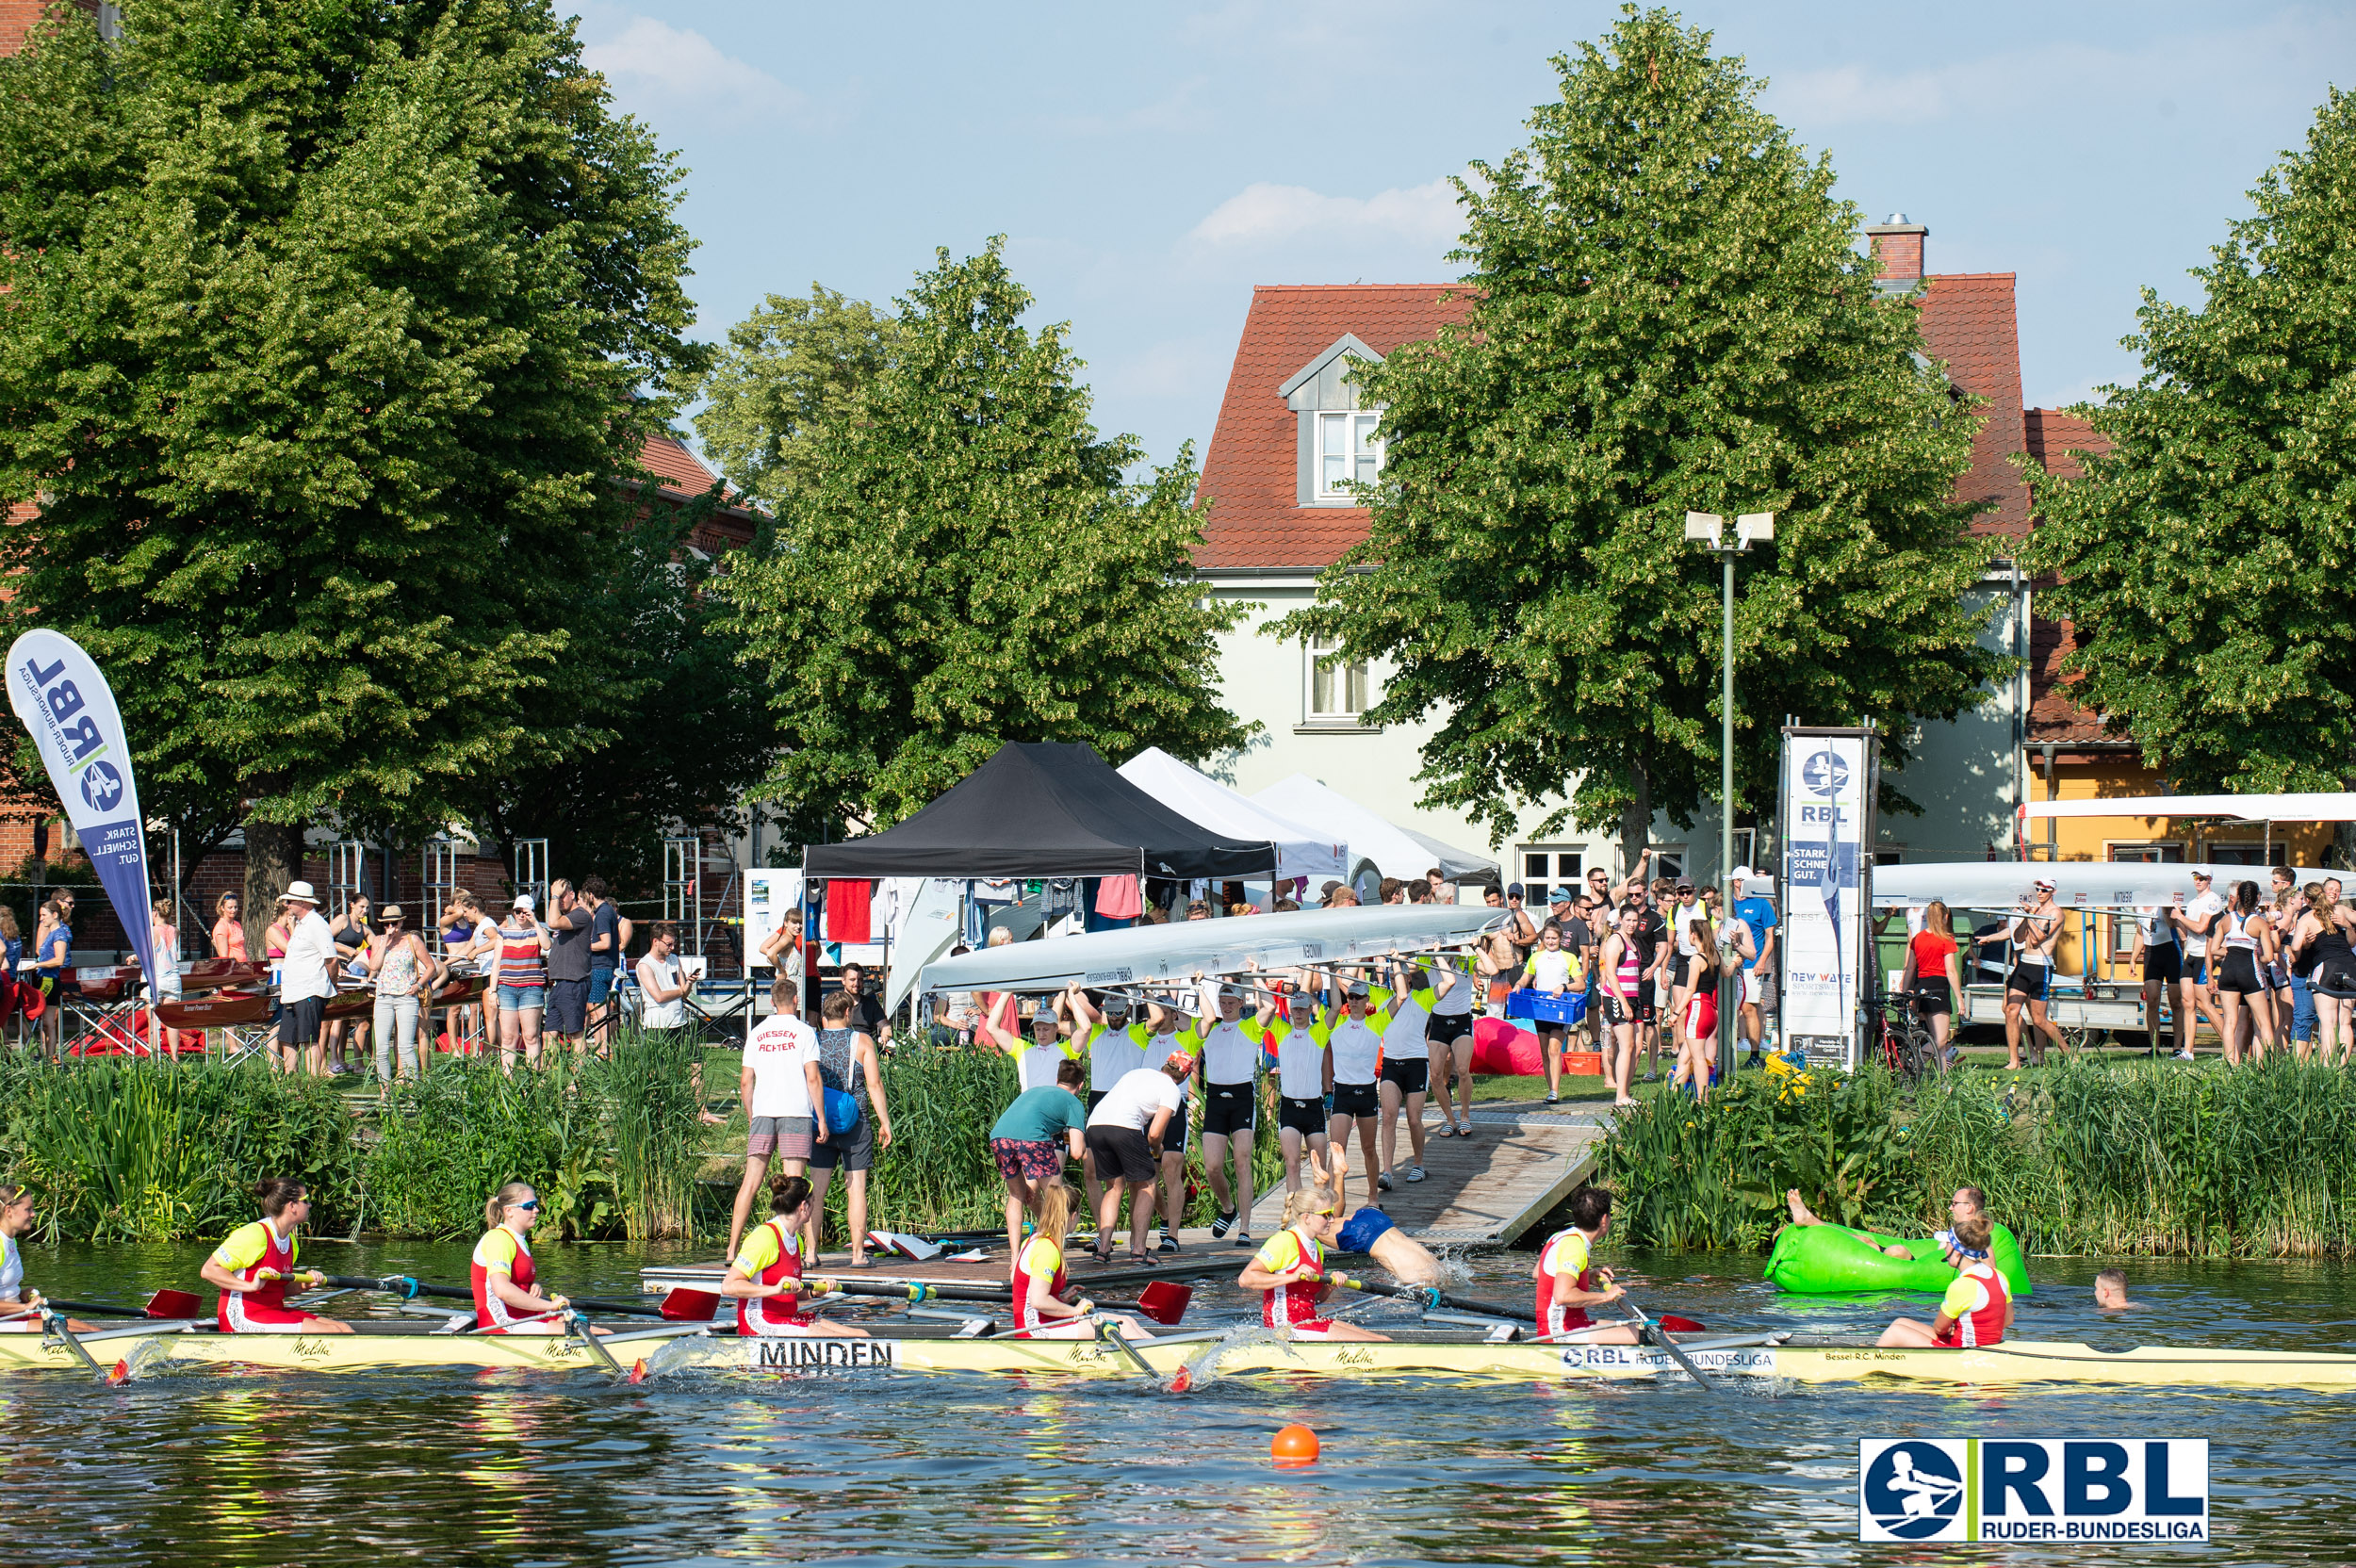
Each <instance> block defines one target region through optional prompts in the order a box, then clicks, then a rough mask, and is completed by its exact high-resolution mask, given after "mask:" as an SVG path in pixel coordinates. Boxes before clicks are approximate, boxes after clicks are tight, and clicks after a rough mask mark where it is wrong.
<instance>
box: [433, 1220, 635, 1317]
mask: <svg viewBox="0 0 2356 1568" xmlns="http://www.w3.org/2000/svg"><path fill="white" fill-rule="evenodd" d="M539 1222H540V1195H539V1194H538V1193H536V1192H534V1191H533V1190H532V1184H531V1183H529V1182H510V1183H508V1184H506V1185H505V1186H503V1187H501V1188H499V1192H498V1194H497V1195H496V1196H495V1197H493V1198H492V1200H491V1201H489V1202H487V1203H485V1204H483V1223H484V1224H486V1225H488V1226H489V1227H490V1229H489V1230H487V1231H485V1232H484V1233H483V1239H482V1240H481V1241H478V1242H476V1243H475V1244H474V1258H473V1260H472V1261H471V1263H470V1264H469V1265H468V1266H467V1269H466V1276H467V1279H468V1281H469V1282H471V1283H472V1284H473V1286H474V1324H475V1327H476V1328H478V1329H480V1330H482V1331H483V1332H485V1333H494V1334H561V1333H564V1332H565V1331H566V1329H565V1325H564V1309H565V1308H566V1307H568V1306H569V1305H571V1303H570V1302H568V1301H566V1300H565V1299H564V1297H562V1296H542V1295H540V1294H538V1293H537V1292H535V1291H534V1290H533V1289H532V1283H533V1274H532V1243H531V1241H530V1240H529V1239H528V1238H529V1237H530V1235H531V1233H532V1226H534V1225H536V1224H538V1223H539ZM596 1332H597V1333H605V1332H607V1330H604V1329H598V1330H597V1331H596Z"/></svg>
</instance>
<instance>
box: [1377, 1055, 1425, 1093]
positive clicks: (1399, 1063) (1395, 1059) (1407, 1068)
mask: <svg viewBox="0 0 2356 1568" xmlns="http://www.w3.org/2000/svg"><path fill="white" fill-rule="evenodd" d="M1383 1083H1385V1084H1397V1085H1398V1086H1399V1093H1401V1094H1421V1093H1423V1092H1424V1091H1425V1090H1426V1089H1428V1088H1430V1087H1431V1086H1432V1063H1431V1062H1430V1060H1428V1059H1427V1058H1425V1057H1422V1056H1386V1057H1384V1058H1383Z"/></svg>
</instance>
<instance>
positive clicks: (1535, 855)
mask: <svg viewBox="0 0 2356 1568" xmlns="http://www.w3.org/2000/svg"><path fill="white" fill-rule="evenodd" d="M1584 853H1585V852H1584V851H1583V850H1577V849H1563V848H1562V847H1560V846H1559V845H1555V844H1524V845H1523V846H1522V850H1521V865H1522V874H1521V881H1522V884H1523V887H1522V895H1523V896H1522V905H1523V907H1525V908H1530V909H1544V908H1545V907H1546V906H1547V905H1549V904H1551V903H1553V902H1554V900H1555V899H1556V898H1557V897H1558V896H1559V897H1562V898H1577V897H1578V896H1579V894H1580V893H1582V892H1584V891H1586V889H1585V888H1583V887H1581V886H1580V885H1579V874H1580V867H1581V866H1582V864H1583V863H1584Z"/></svg>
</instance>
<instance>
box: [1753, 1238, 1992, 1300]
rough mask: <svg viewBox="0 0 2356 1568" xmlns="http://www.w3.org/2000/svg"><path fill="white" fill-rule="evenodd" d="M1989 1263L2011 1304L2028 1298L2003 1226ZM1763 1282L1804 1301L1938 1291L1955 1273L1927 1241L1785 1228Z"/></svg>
mask: <svg viewBox="0 0 2356 1568" xmlns="http://www.w3.org/2000/svg"><path fill="white" fill-rule="evenodd" d="M1992 1231H1993V1234H1992V1235H1991V1236H1990V1238H1989V1241H1988V1261H1989V1262H1990V1263H1993V1264H1994V1265H1995V1266H1996V1271H1997V1272H1998V1273H2000V1274H2002V1275H2003V1276H2004V1281H2005V1282H2006V1283H2007V1284H2009V1285H2011V1286H2012V1293H2013V1295H2014V1297H2015V1298H2016V1299H2027V1297H2028V1296H2029V1294H2030V1285H2029V1266H2028V1263H2027V1262H2026V1260H2024V1259H2023V1258H2022V1257H2021V1243H2020V1242H2019V1241H2018V1240H2016V1239H2014V1236H2013V1233H2011V1232H2010V1231H2007V1230H2006V1229H2004V1227H2003V1226H2002V1225H1996V1226H1993V1227H1992ZM1885 1247H1903V1248H1905V1249H1906V1250H1908V1251H1910V1252H1912V1253H1913V1254H1914V1255H1915V1256H1914V1259H1913V1261H1911V1262H1909V1261H1908V1260H1906V1259H1905V1258H1893V1257H1891V1256H1890V1254H1889V1253H1887V1252H1885V1251H1883V1250H1882V1249H1883V1248H1885ZM1766 1277H1767V1278H1768V1279H1769V1280H1772V1281H1773V1282H1775V1288H1776V1289H1778V1290H1789V1291H1792V1292H1794V1293H1796V1294H1798V1295H1803V1296H1838V1295H1842V1294H1845V1293H1847V1292H1850V1291H1866V1290H1924V1291H1943V1290H1945V1289H1946V1288H1947V1287H1948V1286H1949V1285H1951V1284H1953V1283H1954V1282H1955V1270H1954V1269H1952V1268H1950V1267H1948V1266H1947V1265H1946V1262H1945V1260H1944V1259H1942V1258H1940V1257H1939V1244H1938V1243H1937V1242H1935V1241H1932V1240H1931V1239H1930V1238H1929V1237H1927V1236H1877V1235H1875V1234H1873V1233H1872V1232H1871V1231H1852V1230H1850V1229H1848V1228H1847V1227H1846V1226H1841V1225H1788V1226H1786V1227H1784V1229H1783V1230H1782V1231H1781V1232H1780V1233H1777V1235H1776V1236H1775V1251H1774V1252H1773V1253H1771V1254H1770V1255H1769V1256H1768V1259H1767V1271H1766Z"/></svg>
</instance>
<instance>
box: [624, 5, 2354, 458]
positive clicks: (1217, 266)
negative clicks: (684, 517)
mask: <svg viewBox="0 0 2356 1568" xmlns="http://www.w3.org/2000/svg"><path fill="white" fill-rule="evenodd" d="M1617 15H1618V7H1617V6H1616V5H1613V4H1599V3H1594V0H1579V3H1564V4H1556V5H1544V4H1510V3H1502V0H1499V3H1478V0H1475V3H1466V0H1458V3H1455V4H1447V5H1435V4H1422V3H1415V0H1351V3H1346V4H1345V3H1335V0H1285V3H1284V4H1273V3H1262V0H1223V3H1209V4H1189V3H1183V0H1164V3H1161V4H1155V5H1152V6H1121V7H1114V6H1104V5H1102V4H1096V5H1071V6H1064V5H1050V4H1035V3H1026V4H1022V5H1016V6H1000V7H976V6H962V5H960V6H950V5H946V4H933V3H925V4H904V5H899V6H889V7H882V6H879V7H865V6H841V5H825V6H810V5H802V4H789V3H784V0H693V3H692V4H691V3H688V0H582V3H581V9H580V29H581V39H582V41H583V43H584V44H585V45H586V57H587V60H588V62H589V64H590V65H591V66H592V67H593V68H595V69H597V70H598V71H601V72H602V73H604V74H605V76H606V77H607V80H608V81H609V83H610V84H611V86H612V89H613V91H614V97H615V99H616V101H617V102H618V103H619V105H620V106H622V107H623V108H624V109H626V110H627V111H629V112H630V113H632V114H635V115H637V116H638V117H639V118H641V119H642V120H644V121H646V122H647V123H648V124H649V125H651V126H652V127H653V128H654V130H655V132H656V134H657V135H658V137H659V138H660V139H661V140H662V142H663V145H664V146H665V147H667V148H671V149H674V150H676V151H677V152H678V153H679V155H680V157H681V160H682V161H683V162H684V164H685V165H686V166H687V168H688V169H689V171H690V173H689V176H688V181H687V199H686V202H685V204H684V206H683V208H682V218H683V220H684V221H685V222H686V223H687V225H688V227H689V229H690V230H691V232H692V233H694V234H695V236H696V237H697V238H698V239H699V240H700V241H701V244H702V248H701V249H700V250H699V251H698V252H697V253H696V257H695V272H696V275H695V278H693V279H692V280H690V288H691V291H692V292H693V294H694V296H695V300H696V302H697V303H698V305H699V307H700V309H701V313H702V314H701V320H700V326H699V334H700V335H702V336H705V337H707V338H711V339H715V340H716V339H718V338H720V337H721V336H722V335H725V333H726V332H727V330H728V327H729V326H730V325H731V324H732V323H734V322H736V321H738V320H740V319H743V318H744V316H745V315H746V314H747V313H748V312H749V311H751V310H752V309H753V308H754V307H755V306H757V305H758V304H759V303H760V302H761V298H762V297H763V296H764V295H766V294H771V293H781V294H798V293H804V292H807V290H808V289H809V287H810V285H811V283H813V282H819V283H824V284H825V285H826V286H828V287H830V288H837V289H841V290H843V291H844V292H846V293H849V294H851V295H853V296H856V297H859V298H866V299H873V300H875V301H877V302H884V301H888V300H890V299H891V298H892V296H894V295H897V294H899V293H901V292H903V291H905V289H906V288H907V287H908V283H909V281H910V279H911V278H912V276H913V275H914V273H915V272H916V271H917V270H920V269H922V268H924V267H927V266H929V265H931V264H932V262H933V258H934V252H935V249H936V248H937V247H946V248H948V249H949V250H950V251H951V252H953V253H957V254H967V253H973V252H975V251H978V250H979V249H980V248H981V247H982V245H983V244H984V243H985V241H986V240H987V239H988V238H989V237H990V236H992V235H998V234H1003V235H1005V236H1006V241H1007V257H1008V261H1009V264H1010V265H1011V267H1012V268H1013V270H1014V272H1015V275H1016V277H1017V278H1018V279H1020V280H1021V281H1022V282H1023V285H1024V286H1026V287H1028V288H1029V289H1030V290H1031V291H1032V293H1033V294H1034V295H1035V296H1036V298H1037V301H1038V303H1037V304H1036V305H1035V307H1034V310H1033V315H1032V316H1031V318H1030V320H1031V322H1032V323H1033V324H1044V323H1047V322H1051V321H1069V322H1070V323H1071V327H1072V344H1073V346H1074V348H1075V350H1076V351H1077V352H1078V353H1079V355H1080V356H1081V357H1082V358H1083V359H1085V360H1086V361H1087V362H1088V369H1087V370H1086V371H1085V372H1084V374H1085V375H1086V376H1087V378H1088V383H1089V384H1090V386H1091V388H1092V390H1093V394H1094V398H1095V410H1096V419H1097V424H1098V426H1099V428H1100V429H1101V430H1103V431H1105V432H1107V433H1111V432H1127V433H1134V434H1136V435H1137V436H1138V437H1139V438H1140V439H1141V440H1142V441H1143V443H1144V446H1145V449H1146V451H1147V454H1148V456H1149V458H1150V459H1151V460H1152V461H1153V462H1155V463H1163V462H1167V461H1169V460H1170V458H1171V457H1172V456H1173V455H1174V454H1175V453H1176V451H1177V449H1178V447H1179V445H1180V443H1182V442H1186V441H1192V442H1193V443H1194V447H1195V460H1196V462H1197V463H1198V464H1199V463H1200V462H1201V460H1202V456H1203V450H1204V449H1205V448H1206V447H1207V446H1208V444H1209V440H1210V436H1211V432H1212V426H1213V424H1214V422H1215V421H1216V419H1217V417H1218V411H1219V399H1220V396H1221V394H1222V393H1223V391H1224V389H1225V385H1226V380H1227V371H1228V367H1229V364H1230V362H1231V361H1232V359H1233V357H1234V354H1235V342H1236V338H1237V336H1238V335H1239V334H1240V333H1241V331H1242V327H1243V319H1244V313H1245V310H1246V308H1247V307H1248V306H1249V304H1250V302H1251V297H1252V286H1253V285H1255V284H1295V283H1343V284H1347V283H1358V282H1364V283H1417V282H1439V281H1446V280H1448V279H1450V278H1452V277H1454V276H1456V275H1457V273H1458V271H1459V269H1458V268H1457V267H1453V266H1451V265H1450V264H1449V263H1448V262H1447V260H1446V259H1445V258H1446V256H1447V253H1448V251H1449V250H1450V249H1451V248H1452V247H1453V245H1454V242H1455V239H1456V237H1457V235H1458V233H1459V232H1460V230H1461V226H1462V225H1461V222H1460V221H1459V212H1458V208H1457V206H1456V204H1455V196H1454V191H1453V189H1452V188H1451V187H1450V185H1449V177H1450V176H1451V175H1455V174H1459V173H1461V172H1464V169H1465V168H1466V166H1467V165H1468V164H1469V163H1470V162H1471V161H1472V160H1474V159H1481V160H1483V161H1488V162H1495V161H1496V160H1497V159H1498V158H1500V157H1502V156H1503V155H1505V154H1506V153H1508V152H1509V151H1511V150H1512V149H1513V148H1514V147H1516V146H1518V145H1520V144H1522V142H1523V141H1524V140H1525V139H1527V129H1526V122H1527V120H1528V117H1529V114H1530V109H1531V107H1532V106H1534V105H1536V104H1538V103H1540V102H1542V101H1544V100H1547V99H1551V98H1553V97H1555V96H1556V95H1557V86H1556V75H1555V73H1554V70H1553V67H1552V66H1551V65H1550V64H1549V59H1550V57H1552V56H1555V55H1557V54H1561V53H1566V52H1571V51H1574V50H1575V49H1576V46H1577V45H1578V43H1579V41H1581V40H1593V39H1596V38H1599V37H1601V36H1602V35H1603V34H1604V32H1605V31H1606V30H1607V29H1608V28H1609V27H1610V26H1611V24H1612V22H1613V21H1614V20H1615V18H1616V17H1617ZM1683 15H1684V17H1685V20H1686V21H1687V23H1688V24H1692V25H1696V26H1701V27H1705V28H1708V29H1710V30H1711V31H1712V32H1713V33H1714V35H1715V42H1714V47H1715V48H1716V50H1717V51H1718V52H1719V53H1721V54H1736V55H1741V56H1742V57H1744V58H1745V59H1746V61H1747V62H1748V66H1749V69H1750V71H1751V73H1752V74H1753V75H1755V76H1759V77H1764V78H1765V79H1766V80H1767V83H1768V86H1767V88H1766V90H1765V91H1764V94H1763V96H1762V102H1763V103H1764V105H1765V106H1766V107H1767V108H1768V109H1769V110H1770V111H1772V112H1773V113H1774V114H1775V115H1776V117H1777V118H1778V119H1780V120H1781V121H1782V122H1784V123H1785V124H1786V125H1788V126H1789V127H1791V129H1792V133H1793V135H1794V136H1795V137H1796V139H1798V140H1799V141H1800V142H1801V143H1802V144H1804V145H1805V146H1807V147H1808V149H1809V150H1810V151H1811V153H1820V152H1821V153H1829V154H1830V155H1831V157H1832V160H1833V165H1834V168H1835V169H1836V171H1837V172H1838V173H1839V176H1840V192H1841V195H1842V196H1844V197H1846V198H1848V199H1849V200H1851V201H1854V202H1855V203H1857V205H1858V206H1859V207H1860V208H1862V209H1863V212H1864V215H1865V218H1866V220H1867V221H1881V220H1882V219H1884V218H1886V217H1888V216H1889V215H1890V214H1891V213H1893V212H1899V211H1903V212H1904V213H1905V214H1906V216H1907V218H1908V219H1910V220H1911V221H1915V222H1919V223H1923V224H1926V225H1928V227H1929V230H1930V235H1929V238H1928V241H1927V247H1928V248H1927V252H1926V259H1927V262H1928V266H1929V270H1932V271H1934V272H2014V273H2017V274H2018V275H2019V286H2018V298H2019V304H2020V324H2021V373H2022V391H2023V393H2024V394H2025V395H2026V397H2027V400H2028V401H2029V402H2030V403H2031V404H2032V405H2038V406H2056V405H2062V404H2068V403H2070V402H2075V401H2078V400H2085V399H2087V398H2090V397H2094V396H2096V395H2097V389H2098V388H2099V387H2101V386H2102V384H2106V383H2122V384H2123V383H2127V382H2131V381H2133V380H2134V378H2135V373H2136V366H2135V357H2134V355H2133V354H2132V353H2130V352H2129V351H2126V350H2124V349H2122V348H2121V347H2119V338H2120V337H2121V336H2122V335H2126V334H2128V333H2130V332H2132V331H2134V330H2135V309H2136V306H2137V304H2138V302H2139V301H2140V298H2141V290H2142V289H2144V288H2145V287H2151V288H2153V289H2156V290H2157V291H2158V292H2159V293H2160V294H2161V295H2162V296H2163V297H2165V298H2168V299H2171V300H2177V301H2181V302H2187V303H2197V302H2199V300H2200V286H2199V283H2198V281H2197V280H2195V279H2193V278H2190V277H2189V276H2187V272H2188V270H2189V269H2192V268H2195V267H2199V266H2201V265H2203V264H2204V263H2205V262H2206V261H2207V260H2208V257H2209V250H2210V247H2212V246H2213V245H2216V244H2217V243H2218V242H2219V241H2220V240H2221V239H2223V238H2224V237H2225V235H2226V232H2227V227H2228V225H2229V224H2230V223H2231V222H2232V221H2233V220H2234V219H2236V218H2240V217H2244V216H2247V215H2248V213H2249V210H2250V208H2249V201H2248V192H2249V190H2250V187H2251V186H2252V185H2253V184H2254V183H2255V182H2256V181H2257V179H2258V177H2259V176H2260V174H2261V173H2262V172H2264V171H2265V170H2266V168H2267V167H2268V166H2269V165H2271V164H2272V163H2273V162H2275V161H2276V159H2277V158H2278V157H2279V156H2280V155H2282V153H2283V152H2284V151H2286V150H2291V149H2295V148H2298V147H2300V146H2302V145H2303V144H2304V141H2305V139H2306V134H2307V130H2308V127H2309V125H2310V124H2311V123H2312V122H2313V120H2314V117H2315V111H2316V109H2317V108H2318V106H2321V105H2322V104H2323V103H2324V101H2325V99H2326V97H2327V95H2328V90H2329V89H2330V88H2331V86H2333V85H2339V86H2342V87H2343V88H2346V87H2350V86H2356V70H2352V69H2351V66H2352V65H2356V6H2337V7H2318V6H2291V7H2274V6H2267V5H2265V4H2241V5H2203V4H2166V3H2152V0H2144V3H2140V4H2133V5H2113V4H2100V3H2078V0H2060V3H2055V0H2045V3H2042V4H2021V3H2015V0H1972V4H1969V5H1965V6H1892V5H1889V4H1887V0H1883V3H1879V4H1873V5H1864V4H1832V3H1824V4H1762V3H1747V4H1743V5H1740V6H1719V7H1716V8H1702V7H1694V8H1687V9H1685V10H1684V11H1683Z"/></svg>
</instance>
